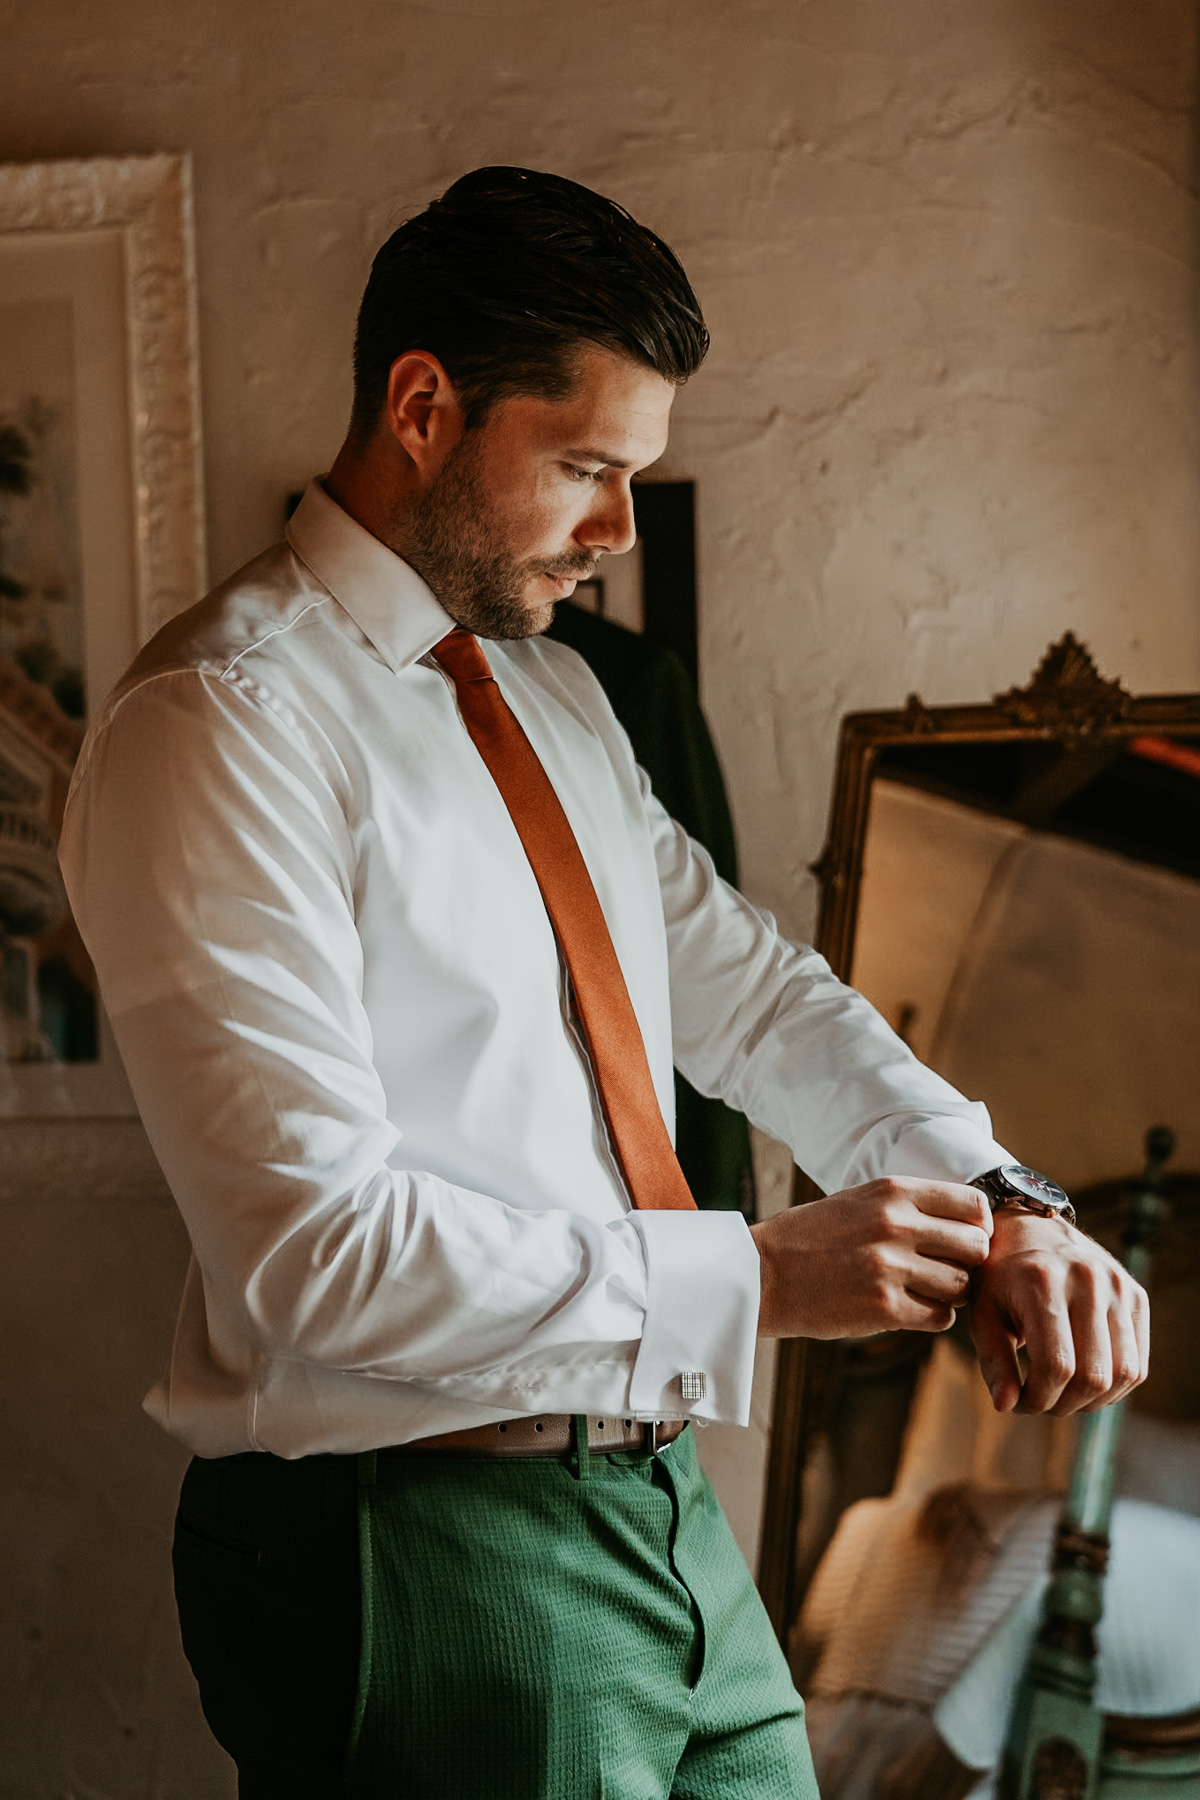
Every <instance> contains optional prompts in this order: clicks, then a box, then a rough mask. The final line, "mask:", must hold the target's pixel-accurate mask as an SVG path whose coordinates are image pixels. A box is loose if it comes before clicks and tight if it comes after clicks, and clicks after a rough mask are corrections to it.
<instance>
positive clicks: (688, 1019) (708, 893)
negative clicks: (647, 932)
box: [645, 786, 1012, 1193]
mask: <svg viewBox="0 0 1200 1800" xmlns="http://www.w3.org/2000/svg"><path fill="white" fill-rule="evenodd" d="M645 803H646V808H647V816H648V819H649V823H650V831H651V836H652V838H653V842H654V850H655V858H656V862H657V866H658V874H659V884H660V887H661V890H662V897H663V911H664V915H665V919H666V927H667V943H668V953H669V958H670V969H671V1002H672V1031H673V1037H674V1053H675V1060H676V1063H677V1065H678V1067H679V1068H680V1069H681V1070H682V1072H683V1074H684V1075H685V1076H686V1077H687V1079H688V1080H689V1081H690V1082H691V1083H692V1085H693V1086H694V1087H696V1088H698V1089H699V1090H700V1092H701V1093H703V1094H719V1095H720V1096H721V1098H722V1099H723V1100H725V1101H726V1102H727V1103H728V1104H729V1105H730V1106H736V1107H737V1108H738V1109H739V1110H740V1111H742V1112H744V1113H745V1114H746V1115H747V1117H748V1118H749V1119H750V1120H751V1121H752V1122H753V1123H754V1124H755V1125H757V1126H759V1127H760V1129H761V1130H763V1131H766V1132H768V1133H769V1134H770V1135H771V1136H772V1137H775V1138H779V1139H780V1140H782V1142H784V1143H786V1144H788V1145H789V1146H790V1148H791V1150H792V1154H793V1155H794V1157H795V1159H796V1161H797V1163H799V1165H800V1167H801V1168H802V1169H804V1170H805V1171H806V1172H807V1173H808V1174H809V1175H811V1176H812V1178H813V1180H814V1181H815V1182H816V1183H817V1185H818V1187H820V1188H821V1189H822V1190H823V1191H824V1192H825V1193H833V1192H836V1191H838V1190H840V1189H842V1188H847V1187H854V1186H857V1185H858V1184H859V1183H862V1182H866V1181H870V1180H872V1179H874V1178H876V1177H878V1176H883V1175H894V1176H924V1177H926V1178H928V1179H930V1180H938V1181H970V1180H972V1179H973V1178H974V1177H975V1176H977V1175H981V1174H983V1173H984V1171H985V1170H987V1169H993V1168H995V1167H996V1166H997V1164H999V1163H1002V1162H1008V1161H1011V1160H1012V1158H1011V1157H1010V1155H1009V1154H1008V1152H1007V1151H1006V1150H1005V1149H1004V1148H1003V1147H1002V1145H1000V1144H998V1143H997V1142H996V1140H995V1138H994V1137H993V1136H992V1128H991V1121H990V1119H989V1118H988V1114H987V1109H986V1108H985V1107H984V1106H982V1105H981V1104H979V1102H977V1101H971V1100H967V1099H964V1097H963V1096H962V1095H961V1094H960V1093H958V1092H957V1090H956V1089H954V1088H952V1087H951V1086H950V1084H949V1082H947V1081H943V1079H942V1078H941V1076H940V1075H936V1074H935V1073H934V1072H933V1070H932V1069H929V1068H927V1067H926V1066H925V1065H924V1064H923V1063H921V1062H919V1061H918V1060H917V1058H916V1057H915V1056H914V1055H913V1054H912V1052H911V1051H910V1050H909V1049H908V1047H907V1045H905V1044H904V1043H902V1042H901V1040H900V1039H899V1038H898V1037H897V1036H896V1034H895V1032H894V1031H892V1030H891V1028H890V1026H889V1025H888V1024H887V1023H886V1021H885V1020H884V1019H883V1018H882V1017H881V1016H880V1014H879V1013H878V1012H876V1010H875V1008H874V1007H873V1006H872V1005H871V1004H870V1002H869V1001H867V1000H865V999H864V998H863V996H862V995H861V994H858V993H856V992H855V991H854V989H853V988H849V987H847V986H846V985H845V983H844V982H841V981H839V980H838V979H837V977H836V976H835V975H834V974H833V971H832V970H831V969H830V967H829V964H828V963H827V962H826V961H825V959H824V957H822V956H819V955H818V954H817V952H816V951H815V950H812V949H809V948H807V947H805V946H803V945H796V944H792V943H789V942H788V941H787V940H786V939H785V938H783V937H781V936H780V933H779V930H778V928H777V926H776V924H775V921H774V919H773V918H772V917H771V915H770V914H769V913H767V912H762V911H760V910H758V909H757V908H756V907H753V906H751V904H750V903H749V901H748V900H746V899H745V898H744V897H743V896H742V895H741V894H739V893H737V892H736V891H735V889H733V888H731V887H729V886H728V885H727V884H726V883H725V882H723V881H722V880H721V879H720V877H719V876H718V875H717V873H716V870H715V869H714V867H713V864H712V859H711V858H710V857H709V855H708V854H707V852H706V851H705V850H704V849H702V848H701V846H700V845H699V844H697V843H695V842H694V841H693V840H692V839H691V838H689V837H688V836H687V834H686V832H684V831H683V830H682V829H681V828H680V827H679V826H678V825H677V824H675V823H674V821H673V820H671V819H670V818H669V817H668V816H667V814H666V813H665V812H664V811H663V808H662V807H661V806H660V805H659V803H658V802H657V800H655V798H654V796H653V795H652V794H651V793H650V792H649V788H648V786H647V788H646V790H645Z"/></svg>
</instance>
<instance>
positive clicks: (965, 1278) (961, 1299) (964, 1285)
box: [904, 1256, 971, 1306]
mask: <svg viewBox="0 0 1200 1800" xmlns="http://www.w3.org/2000/svg"><path fill="white" fill-rule="evenodd" d="M904 1288H905V1291H906V1293H909V1294H913V1295H915V1296H916V1297H917V1298H918V1299H920V1300H932V1301H934V1302H935V1303H937V1304H940V1305H945V1306H965V1305H966V1303H967V1300H968V1298H969V1297H970V1293H971V1277H970V1275H969V1274H968V1273H967V1271H966V1269H964V1268H963V1267H961V1265H960V1264H959V1263H956V1262H941V1261H939V1260H938V1259H936V1258H934V1257H926V1256H914V1257H913V1259H912V1266H911V1268H910V1269H909V1271H908V1272H907V1273H906V1275H905V1278H904Z"/></svg>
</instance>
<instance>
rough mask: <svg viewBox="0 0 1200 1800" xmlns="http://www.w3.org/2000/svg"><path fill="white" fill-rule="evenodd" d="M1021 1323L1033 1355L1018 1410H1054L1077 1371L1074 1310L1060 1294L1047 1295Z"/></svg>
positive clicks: (1020, 1326) (1030, 1357)
mask: <svg viewBox="0 0 1200 1800" xmlns="http://www.w3.org/2000/svg"><path fill="white" fill-rule="evenodd" d="M1017 1325H1018V1327H1019V1328H1020V1330H1021V1331H1022V1333H1023V1335H1024V1339H1025V1351H1026V1354H1027V1356H1028V1358H1029V1371H1028V1374H1027V1375H1026V1377H1025V1385H1024V1387H1023V1388H1022V1390H1021V1398H1020V1400H1019V1401H1018V1403H1017V1411H1018V1412H1021V1413H1044V1412H1051V1411H1053V1409H1054V1408H1055V1407H1056V1406H1057V1405H1058V1402H1059V1400H1060V1399H1061V1398H1062V1395H1063V1392H1064V1390H1065V1389H1066V1386H1067V1384H1068V1382H1070V1381H1071V1379H1072V1378H1073V1376H1074V1374H1075V1340H1074V1337H1073V1336H1072V1332H1071V1316H1070V1313H1069V1312H1068V1311H1067V1309H1066V1307H1065V1305H1063V1304H1062V1302H1061V1299H1060V1298H1059V1296H1058V1295H1057V1294H1054V1295H1053V1297H1051V1296H1050V1295H1049V1294H1047V1295H1046V1296H1045V1297H1044V1298H1043V1300H1042V1303H1041V1304H1040V1305H1032V1306H1030V1307H1029V1308H1028V1316H1027V1317H1025V1318H1022V1319H1018V1320H1017ZM1070 1410H1072V1411H1073V1410H1074V1408H1071V1409H1070Z"/></svg>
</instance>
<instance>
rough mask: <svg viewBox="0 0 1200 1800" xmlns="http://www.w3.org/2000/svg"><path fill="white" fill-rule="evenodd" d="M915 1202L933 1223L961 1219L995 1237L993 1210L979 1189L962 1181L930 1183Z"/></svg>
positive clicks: (913, 1197) (915, 1198) (917, 1194)
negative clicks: (933, 1220)
mask: <svg viewBox="0 0 1200 1800" xmlns="http://www.w3.org/2000/svg"><path fill="white" fill-rule="evenodd" d="M912 1200H913V1204H914V1205H915V1206H916V1207H917V1208H918V1210H919V1211H920V1212H923V1213H927V1214H928V1215H929V1217H930V1218H931V1219H957V1220H958V1221H959V1222H960V1223H961V1224H963V1225H976V1226H978V1227H979V1229H980V1231H982V1232H983V1234H984V1236H985V1237H989V1238H990V1237H991V1235H992V1209H991V1207H990V1206H989V1205H988V1202H987V1196H986V1195H985V1194H981V1193H980V1191H979V1189H978V1188H973V1187H967V1186H966V1185H965V1184H964V1183H963V1182H960V1181H929V1182H924V1183H922V1185H921V1186H920V1187H919V1188H917V1189H915V1191H914V1192H913V1194H912Z"/></svg>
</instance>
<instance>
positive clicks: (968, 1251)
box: [913, 1218, 991, 1269]
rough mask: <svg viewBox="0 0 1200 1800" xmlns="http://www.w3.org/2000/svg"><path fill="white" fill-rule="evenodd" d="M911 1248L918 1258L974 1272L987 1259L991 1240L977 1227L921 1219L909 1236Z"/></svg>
mask: <svg viewBox="0 0 1200 1800" xmlns="http://www.w3.org/2000/svg"><path fill="white" fill-rule="evenodd" d="M913 1248H914V1249H915V1250H916V1252H917V1254H918V1255H919V1256H923V1257H931V1258H936V1259H937V1261H939V1262H947V1263H957V1264H958V1266H959V1267H960V1268H963V1269H977V1268H979V1267H980V1265H981V1264H982V1263H985V1262H986V1261H987V1259H988V1251H989V1250H990V1249H991V1240H990V1239H989V1237H988V1236H987V1234H986V1232H984V1231H982V1230H981V1229H980V1228H979V1226H978V1225H964V1224H961V1223H959V1222H958V1221H956V1220H953V1219H938V1218H924V1219H922V1220H921V1221H920V1222H919V1224H918V1225H917V1227H916V1229H915V1230H914V1232H913Z"/></svg>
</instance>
